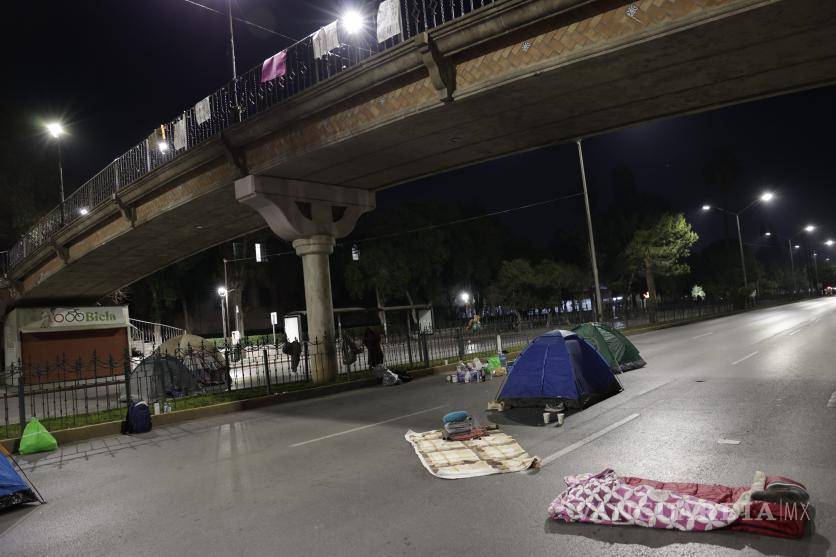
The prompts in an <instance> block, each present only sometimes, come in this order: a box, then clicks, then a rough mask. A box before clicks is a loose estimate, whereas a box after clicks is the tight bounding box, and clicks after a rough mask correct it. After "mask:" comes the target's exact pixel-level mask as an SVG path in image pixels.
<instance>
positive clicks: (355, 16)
mask: <svg viewBox="0 0 836 557" xmlns="http://www.w3.org/2000/svg"><path fill="white" fill-rule="evenodd" d="M340 22H341V23H342V24H343V27H344V28H345V30H346V31H348V33H349V34H351V35H353V34H355V33H359V32H360V31H362V30H363V16H362V15H361V14H360V12H358V11H357V10H347V11H346V12H345V13H344V14H343V16H342V18H340Z"/></svg>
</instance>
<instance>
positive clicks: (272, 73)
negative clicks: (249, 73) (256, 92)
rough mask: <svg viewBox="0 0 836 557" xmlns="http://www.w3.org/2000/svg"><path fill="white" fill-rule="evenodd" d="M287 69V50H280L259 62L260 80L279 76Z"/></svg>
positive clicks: (263, 80) (264, 80)
mask: <svg viewBox="0 0 836 557" xmlns="http://www.w3.org/2000/svg"><path fill="white" fill-rule="evenodd" d="M286 71H287V51H286V50H282V51H281V52H279V53H278V54H274V55H273V56H271V57H270V58H268V59H267V60H265V61H264V63H263V64H261V82H262V83H264V82H266V81H270V80H271V79H276V78H277V77H281V76H283V75H284V74H285V72H286Z"/></svg>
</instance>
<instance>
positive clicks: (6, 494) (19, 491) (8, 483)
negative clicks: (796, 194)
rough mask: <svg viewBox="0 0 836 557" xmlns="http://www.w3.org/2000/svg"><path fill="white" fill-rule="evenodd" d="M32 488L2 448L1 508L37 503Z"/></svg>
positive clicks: (0, 449)
mask: <svg viewBox="0 0 836 557" xmlns="http://www.w3.org/2000/svg"><path fill="white" fill-rule="evenodd" d="M37 502H38V498H37V497H36V496H35V493H34V491H32V488H31V487H29V484H27V483H26V482H25V481H24V480H23V478H21V477H20V475H19V474H18V473H17V471H16V470H15V469H14V466H13V465H12V461H11V458H10V457H9V456H7V455H6V453H5V451H4V450H2V448H0V510H2V509H7V508H9V507H13V506H15V505H20V504H23V503H37Z"/></svg>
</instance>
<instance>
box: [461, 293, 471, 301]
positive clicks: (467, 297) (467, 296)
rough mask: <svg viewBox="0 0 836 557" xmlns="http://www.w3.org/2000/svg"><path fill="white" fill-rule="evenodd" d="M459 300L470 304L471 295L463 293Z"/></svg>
mask: <svg viewBox="0 0 836 557" xmlns="http://www.w3.org/2000/svg"><path fill="white" fill-rule="evenodd" d="M459 298H460V299H461V301H462V302H463V303H465V304H469V303H470V294H468V293H467V292H462V293H461V294H459Z"/></svg>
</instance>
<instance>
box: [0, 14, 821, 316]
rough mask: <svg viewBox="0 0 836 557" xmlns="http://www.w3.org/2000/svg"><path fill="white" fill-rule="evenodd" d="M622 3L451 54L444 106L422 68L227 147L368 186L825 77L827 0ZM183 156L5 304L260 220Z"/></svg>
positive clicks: (230, 170) (282, 119)
mask: <svg viewBox="0 0 836 557" xmlns="http://www.w3.org/2000/svg"><path fill="white" fill-rule="evenodd" d="M512 1H515V0H512ZM517 3H519V4H523V1H522V0H520V1H519V2H517ZM554 3H555V4H557V5H559V4H566V5H570V4H573V3H576V2H571V1H564V2H560V1H555V2H554ZM500 4H501V3H500ZM500 4H495V5H494V7H496V6H498V5H500ZM638 4H639V5H640V6H641V11H639V12H638V14H636V18H638V19H634V18H631V17H628V16H627V15H626V14H625V9H626V6H625V3H624V2H606V1H604V2H597V3H592V4H586V5H582V6H581V7H579V8H576V9H571V10H568V11H566V12H565V13H563V14H559V15H556V16H554V17H553V18H545V19H543V20H542V21H540V22H538V23H534V24H530V25H527V26H525V27H521V28H519V29H515V30H512V31H510V32H509V33H506V34H504V35H501V36H500V37H499V38H498V39H493V40H491V41H490V42H483V43H480V44H479V45H478V46H473V47H471V48H468V49H465V48H459V49H458V50H454V51H451V52H450V53H449V54H448V55H446V60H447V61H448V62H450V63H452V64H454V65H455V68H456V79H455V81H456V83H455V93H454V100H453V101H452V102H447V103H442V102H440V101H439V100H438V96H437V95H438V94H437V91H436V88H434V87H433V82H432V79H431V78H430V77H428V73H427V71H426V69H424V70H422V71H419V70H415V71H412V72H411V73H410V72H406V73H404V74H403V75H402V76H400V77H398V78H397V79H396V80H390V81H388V82H385V83H380V84H376V83H374V82H373V79H374V76H372V77H370V78H369V80H370V82H369V84H368V86H367V87H366V88H365V90H364V91H363V92H362V93H361V94H357V95H355V96H354V97H352V99H351V100H350V101H344V102H341V103H335V104H334V105H332V106H330V107H328V108H327V109H326V110H322V111H320V112H319V113H315V114H309V115H304V114H294V112H293V110H296V108H298V106H297V107H296V108H294V107H293V106H291V107H288V108H287V109H286V110H285V109H284V107H282V106H279V107H277V108H276V109H274V110H273V111H271V112H270V113H267V114H265V115H263V117H260V118H257V119H255V121H253V122H248V123H245V124H242V125H241V126H240V127H239V128H237V129H232V130H229V134H228V136H227V141H228V142H229V143H231V144H233V145H234V146H237V148H238V149H240V153H241V155H242V156H243V158H244V160H245V166H246V168H247V169H248V172H249V173H251V174H258V175H267V176H275V177H279V178H293V179H299V180H306V181H310V182H321V183H327V184H335V185H343V186H348V187H355V188H363V189H371V190H380V189H383V188H387V187H391V186H394V185H397V184H402V183H406V182H409V181H412V180H415V179H416V178H419V177H424V176H430V175H433V174H437V173H440V172H444V171H447V170H451V169H454V168H458V167H463V166H467V165H473V164H476V163H479V162H481V161H485V160H489V159H491V158H495V157H499V156H504V155H508V154H512V153H516V152H521V151H525V150H529V149H534V148H537V147H541V146H545V145H549V144H553V143H557V142H561V141H565V140H569V139H574V138H576V137H584V136H588V135H592V134H599V133H603V132H606V131H609V130H614V129H618V128H622V127H625V126H630V125H633V124H637V123H642V122H647V121H650V120H654V119H659V118H666V117H671V116H676V115H681V114H687V113H691V112H697V111H704V110H710V109H713V108H717V107H721V106H725V105H728V104H733V103H739V102H745V101H748V100H752V99H757V98H761V97H767V96H773V95H778V94H782V93H786V92H791V91H796V90H801V89H805V88H812V87H818V86H822V85H827V84H831V83H834V82H836V40H834V39H833V38H834V37H836V2H821V1H819V0H793V1H792V2H790V1H776V2H768V1H760V2H756V1H723V0H714V1H712V0H676V1H674V0H668V1H656V2H649V1H648V2H638ZM471 15H472V14H471ZM500 15H501V14H500ZM467 17H470V16H467ZM467 17H465V18H462V19H467ZM497 17H499V15H498V16H497ZM454 23H455V22H454ZM438 44H439V45H440V46H443V44H444V43H443V37H442V38H440V39H439V42H438ZM404 48H406V46H404ZM393 56H394V54H393ZM358 75H359V76H361V74H358ZM361 77H362V76H361ZM355 79H359V77H358V78H355ZM301 103H302V101H300V102H299V103H297V104H298V105H301ZM300 110H301V109H300ZM291 118H292V120H290V121H289V122H288V119H291ZM195 151H197V152H196V153H195V154H190V153H187V154H185V155H183V156H182V157H180V158H179V159H177V161H175V162H174V163H172V165H175V167H173V169H172V170H169V172H170V174H171V176H170V177H168V178H166V179H165V180H164V179H163V178H162V177H160V176H156V175H155V176H152V177H150V178H149V180H147V181H146V182H147V183H144V184H140V185H138V186H137V189H136V193H135V194H134V198H133V201H132V202H133V203H134V206H135V210H136V215H135V218H134V222H133V226H131V223H130V222H129V220H128V219H127V218H125V216H124V215H120V214H119V213H118V211H116V210H112V209H111V210H110V213H102V216H101V217H99V218H98V220H97V221H95V224H93V222H94V221H90V222H91V224H87V225H79V227H78V228H77V229H76V230H71V231H67V233H66V234H65V235H64V236H63V238H64V239H63V240H61V241H60V242H59V243H60V245H59V246H57V247H55V248H53V249H51V250H50V249H46V250H42V252H41V253H40V254H34V255H32V256H30V257H29V258H28V259H27V260H26V261H24V262H23V264H21V265H18V267H16V268H15V272H14V276H13V278H14V279H16V280H17V281H18V282H19V284H20V285H21V288H20V290H21V292H22V294H21V296H20V298H19V299H18V300H17V304H36V303H45V302H46V303H48V302H51V301H58V300H60V301H62V302H66V301H67V300H78V301H89V300H96V299H99V298H101V297H103V296H106V295H108V294H109V293H110V292H112V291H114V290H115V289H118V288H120V287H123V286H125V285H128V284H130V283H132V282H134V281H136V280H138V279H139V278H142V277H144V276H146V275H148V274H150V273H153V272H155V271H157V270H159V269H161V268H164V267H166V266H168V265H170V264H171V263H173V262H175V261H178V260H180V259H183V258H185V257H188V256H190V255H192V254H195V253H197V252H199V251H202V250H204V249H207V248H208V247H211V246H213V245H216V244H219V243H221V242H223V241H226V240H229V239H231V238H234V237H236V236H240V235H242V234H246V233H248V232H252V231H254V230H257V229H259V228H263V227H264V226H265V225H264V221H263V220H261V218H260V217H259V215H258V214H257V213H255V212H254V211H252V210H251V209H249V208H247V207H246V206H244V205H242V204H239V203H238V202H237V201H236V199H235V192H234V188H233V182H234V180H235V179H236V178H237V177H240V176H241V172H242V171H241V168H240V167H242V166H244V165H239V167H236V166H234V165H233V164H230V163H229V162H228V160H230V158H231V157H228V156H225V155H224V148H223V146H222V144H221V142H220V141H217V140H212V141H210V142H208V143H207V144H206V145H205V146H203V147H201V148H199V149H196V150H195ZM181 159H182V160H181ZM192 159H194V160H193V161H192V162H190V161H191V160H192ZM178 161H180V162H178ZM176 164H179V165H180V168H182V171H177V172H175V170H176V168H177V167H176ZM593 187H594V185H593ZM81 226H87V228H86V229H85V228H81ZM64 248H66V251H62V250H64Z"/></svg>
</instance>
